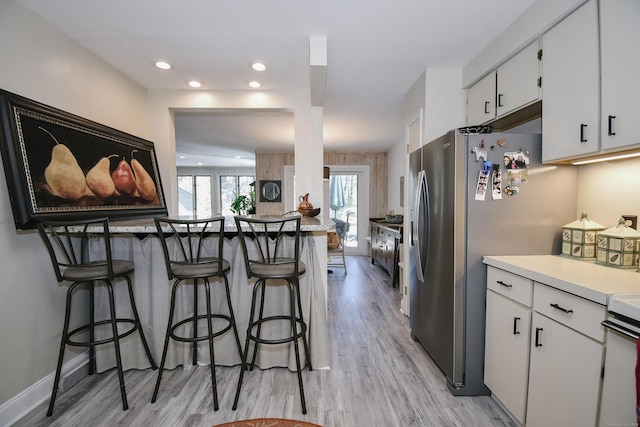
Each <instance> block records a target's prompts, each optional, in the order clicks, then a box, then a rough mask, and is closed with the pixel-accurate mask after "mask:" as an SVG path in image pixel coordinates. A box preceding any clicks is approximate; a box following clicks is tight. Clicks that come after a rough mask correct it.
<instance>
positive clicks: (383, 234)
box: [370, 221, 402, 288]
mask: <svg viewBox="0 0 640 427" xmlns="http://www.w3.org/2000/svg"><path fill="white" fill-rule="evenodd" d="M370 224H371V264H375V262H376V261H377V262H378V264H380V265H381V266H382V267H383V268H384V269H385V270H387V272H388V273H389V276H391V284H392V286H393V287H394V288H395V287H399V286H400V271H399V267H398V262H399V261H400V243H402V224H390V223H388V222H384V221H371V222H370Z"/></svg>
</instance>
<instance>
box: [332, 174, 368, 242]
mask: <svg viewBox="0 0 640 427" xmlns="http://www.w3.org/2000/svg"><path fill="white" fill-rule="evenodd" d="M329 169H330V175H329V198H328V200H329V206H328V209H329V217H330V218H331V219H332V220H333V221H334V222H335V223H336V224H337V225H339V226H340V225H342V224H343V223H344V222H346V221H347V219H348V220H349V231H348V233H347V235H346V238H345V254H346V255H365V254H366V251H367V240H366V239H367V227H368V218H369V204H368V200H367V197H366V195H367V193H368V191H369V167H368V166H347V165H330V166H329Z"/></svg>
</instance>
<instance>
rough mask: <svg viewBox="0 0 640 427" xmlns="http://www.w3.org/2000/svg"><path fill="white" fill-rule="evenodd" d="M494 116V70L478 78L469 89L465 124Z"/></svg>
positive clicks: (483, 121)
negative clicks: (480, 78)
mask: <svg viewBox="0 0 640 427" xmlns="http://www.w3.org/2000/svg"><path fill="white" fill-rule="evenodd" d="M495 118H496V72H495V71H493V72H491V74H489V75H488V76H486V77H485V78H483V79H482V80H480V81H479V82H478V83H476V84H475V85H473V86H472V87H471V88H470V89H469V93H468V98H467V124H468V125H469V126H476V125H481V124H484V123H487V122H488V121H491V120H493V119H495Z"/></svg>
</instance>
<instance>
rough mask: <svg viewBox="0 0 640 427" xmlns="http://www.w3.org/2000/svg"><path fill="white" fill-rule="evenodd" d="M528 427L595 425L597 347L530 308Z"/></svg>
mask: <svg viewBox="0 0 640 427" xmlns="http://www.w3.org/2000/svg"><path fill="white" fill-rule="evenodd" d="M531 325H532V326H531V362H530V363H531V365H530V368H529V372H530V373H529V399H528V401H527V421H526V425H527V426H528V427H538V426H539V427H549V426H564V427H570V426H574V427H587V426H595V425H596V420H597V411H598V398H599V395H600V374H601V370H602V362H603V360H602V356H603V346H602V344H601V343H598V342H596V341H594V340H592V339H591V338H588V337H586V336H584V335H582V334H580V333H578V332H576V331H574V330H572V329H570V328H568V327H566V326H564V325H562V324H560V323H558V322H556V321H554V320H551V319H549V318H547V317H545V316H542V315H541V314H539V313H535V312H534V313H533V321H532V324H531Z"/></svg>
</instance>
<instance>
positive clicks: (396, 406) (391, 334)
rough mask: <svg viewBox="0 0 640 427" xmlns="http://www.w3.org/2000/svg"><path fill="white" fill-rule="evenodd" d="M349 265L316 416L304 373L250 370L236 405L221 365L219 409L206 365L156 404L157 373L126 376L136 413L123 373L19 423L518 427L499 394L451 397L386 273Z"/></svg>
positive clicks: (175, 375) (332, 300)
mask: <svg viewBox="0 0 640 427" xmlns="http://www.w3.org/2000/svg"><path fill="white" fill-rule="evenodd" d="M347 268H348V271H349V274H348V275H346V276H345V274H344V272H343V270H342V269H334V272H333V273H332V274H329V289H328V306H329V315H328V319H329V338H330V341H331V355H332V362H331V363H332V366H331V369H329V370H318V369H314V370H313V371H311V372H309V371H307V370H305V371H304V373H303V379H304V387H305V393H306V398H307V399H306V400H307V409H308V414H307V415H302V412H301V408H300V397H299V393H298V388H297V380H296V375H295V373H293V372H290V371H288V370H286V369H282V368H277V369H269V370H264V371H261V370H254V371H253V372H247V373H246V375H245V377H244V378H245V380H244V385H243V388H242V393H241V396H240V403H239V405H238V409H237V411H232V410H231V405H232V404H233V398H234V394H235V388H236V383H237V380H238V375H239V367H218V368H217V370H216V373H217V376H218V396H219V400H220V409H219V410H218V411H217V412H214V411H213V400H212V395H211V383H210V372H209V367H208V366H198V367H188V368H187V369H183V368H177V369H174V370H172V371H165V373H164V375H163V380H162V385H161V388H160V393H159V396H158V400H157V402H156V403H154V404H152V403H150V400H151V394H152V392H153V387H154V384H155V380H156V375H157V371H151V370H147V371H128V372H126V373H125V383H126V387H127V396H128V400H129V410H127V411H123V410H122V402H121V400H120V393H119V389H118V379H117V374H116V372H115V370H111V371H109V372H107V373H104V374H99V375H93V376H91V377H86V378H84V379H83V380H82V381H81V382H79V383H78V384H77V385H75V386H74V387H72V388H71V389H70V390H68V391H65V392H63V393H59V394H58V398H57V399H56V405H55V408H54V412H53V416H52V417H50V418H47V417H45V413H46V410H47V405H48V402H45V403H42V404H41V405H39V406H38V407H37V408H36V409H34V410H33V411H31V412H30V413H29V414H27V415H26V416H25V417H23V418H22V419H21V420H19V421H18V422H17V423H16V424H14V425H15V426H17V427H22V426H29V427H31V426H65V427H67V426H92V427H99V426H115V425H118V426H172V427H176V426H194V427H195V426H198V427H199V426H203V427H204V426H213V425H215V424H219V423H224V422H229V421H234V420H241V419H249V418H256V417H274V418H293V419H299V420H306V421H310V422H313V423H317V424H320V425H322V426H324V427H352V426H362V427H393V426H398V427H400V426H421V427H422V426H433V427H443V426H456V427H458V426H464V427H472V426H480V427H483V426H487V427H489V426H490V427H495V426H515V424H514V423H512V421H511V420H510V419H509V417H508V416H507V415H506V414H505V413H504V412H503V411H502V410H501V409H500V408H499V407H498V406H497V404H496V403H495V402H494V401H493V400H492V399H491V398H490V397H488V396H479V397H454V396H452V395H451V394H450V393H449V391H448V390H447V387H446V384H445V379H444V375H443V374H442V373H441V372H440V371H439V369H438V368H437V367H436V365H435V364H434V363H433V362H432V361H431V359H430V358H429V356H428V355H427V354H426V353H425V351H424V350H423V349H422V347H421V346H420V345H419V344H418V343H416V342H414V341H413V340H412V339H411V335H410V329H409V319H408V318H407V317H405V316H404V315H403V314H402V313H400V310H399V307H400V295H399V293H398V291H397V290H394V289H392V288H391V287H390V278H389V276H388V275H387V274H386V272H385V271H384V270H382V269H381V268H380V267H379V266H377V265H371V263H370V261H369V258H367V257H348V259H347ZM311 351H313V349H312V350H311ZM53 363H54V362H52V366H53Z"/></svg>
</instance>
